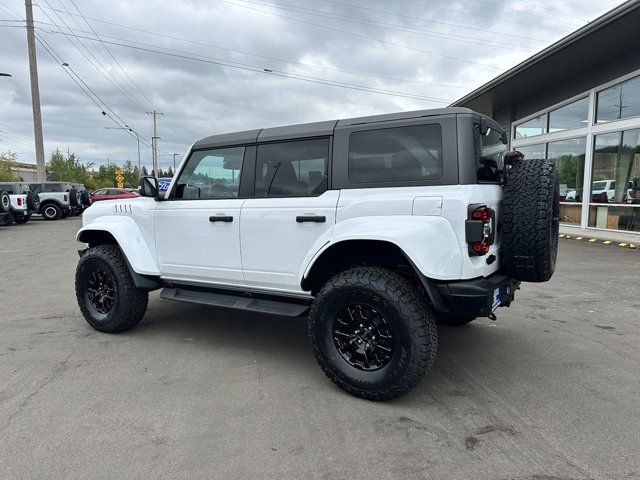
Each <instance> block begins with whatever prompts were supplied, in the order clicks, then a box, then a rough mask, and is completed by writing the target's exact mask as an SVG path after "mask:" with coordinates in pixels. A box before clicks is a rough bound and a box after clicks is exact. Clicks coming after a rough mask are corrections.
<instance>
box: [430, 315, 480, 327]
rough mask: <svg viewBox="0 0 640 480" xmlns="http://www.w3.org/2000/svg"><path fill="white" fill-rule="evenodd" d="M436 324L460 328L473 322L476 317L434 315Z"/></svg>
mask: <svg viewBox="0 0 640 480" xmlns="http://www.w3.org/2000/svg"><path fill="white" fill-rule="evenodd" d="M435 316H436V323H437V324H438V325H445V326H447V327H460V326H462V325H466V324H467V323H470V322H473V321H474V320H475V319H476V318H478V317H460V316H456V315H445V314H442V313H436V315H435Z"/></svg>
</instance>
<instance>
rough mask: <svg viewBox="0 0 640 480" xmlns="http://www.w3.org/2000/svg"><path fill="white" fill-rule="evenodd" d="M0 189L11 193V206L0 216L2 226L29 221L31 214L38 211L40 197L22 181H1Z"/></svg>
mask: <svg viewBox="0 0 640 480" xmlns="http://www.w3.org/2000/svg"><path fill="white" fill-rule="evenodd" d="M0 191H4V192H6V193H7V194H8V195H9V200H10V205H11V208H10V209H9V211H8V212H6V214H5V215H4V216H3V217H2V218H0V226H6V225H11V224H12V223H13V222H15V223H17V224H23V223H27V222H28V221H29V219H30V218H31V215H32V214H33V213H35V212H37V211H38V207H39V205H40V199H39V197H38V194H37V193H34V192H31V190H30V189H29V186H28V185H27V184H25V183H22V182H0Z"/></svg>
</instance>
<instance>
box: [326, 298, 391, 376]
mask: <svg viewBox="0 0 640 480" xmlns="http://www.w3.org/2000/svg"><path fill="white" fill-rule="evenodd" d="M333 342H334V344H335V346H336V348H337V349H338V352H339V353H340V356H341V357H342V358H343V359H344V360H345V361H346V362H347V363H348V364H349V365H351V366H352V367H355V368H357V369H358V370H362V371H365V372H368V371H374V370H379V369H381V368H383V367H384V366H386V365H387V364H388V363H389V362H390V361H391V358H392V357H393V354H394V352H395V341H394V339H393V335H392V333H391V327H390V325H389V322H388V321H387V319H386V318H385V317H384V315H382V313H380V312H379V311H378V310H376V309H375V308H373V307H371V306H369V305H364V304H352V305H347V306H345V307H344V308H342V309H341V310H340V311H339V312H338V315H337V316H336V318H335V320H334V322H333Z"/></svg>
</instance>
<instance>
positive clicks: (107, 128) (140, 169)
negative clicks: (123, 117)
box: [104, 127, 142, 175]
mask: <svg viewBox="0 0 640 480" xmlns="http://www.w3.org/2000/svg"><path fill="white" fill-rule="evenodd" d="M104 128H105V129H106V130H129V131H130V132H131V133H133V134H134V135H135V136H136V140H138V172H139V173H140V175H142V165H141V164H140V137H139V136H138V132H136V131H135V130H134V129H133V128H129V127H104Z"/></svg>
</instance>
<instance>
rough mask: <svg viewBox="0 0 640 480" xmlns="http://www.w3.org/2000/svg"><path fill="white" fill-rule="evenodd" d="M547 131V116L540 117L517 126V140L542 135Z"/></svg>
mask: <svg viewBox="0 0 640 480" xmlns="http://www.w3.org/2000/svg"><path fill="white" fill-rule="evenodd" d="M546 131H547V114H546V113H545V114H544V115H540V116H538V117H536V118H532V119H531V120H527V121H526V122H522V123H521V124H519V125H516V137H515V138H516V139H521V138H529V137H534V136H536V135H542V134H543V133H546Z"/></svg>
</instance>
